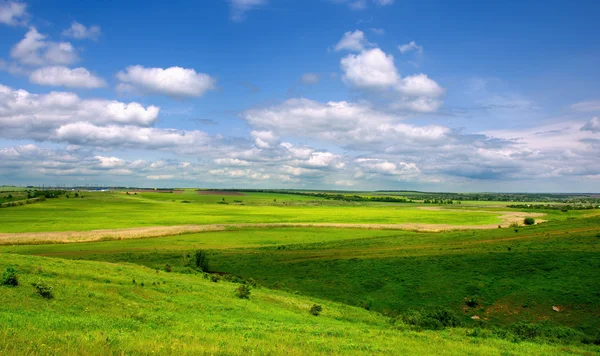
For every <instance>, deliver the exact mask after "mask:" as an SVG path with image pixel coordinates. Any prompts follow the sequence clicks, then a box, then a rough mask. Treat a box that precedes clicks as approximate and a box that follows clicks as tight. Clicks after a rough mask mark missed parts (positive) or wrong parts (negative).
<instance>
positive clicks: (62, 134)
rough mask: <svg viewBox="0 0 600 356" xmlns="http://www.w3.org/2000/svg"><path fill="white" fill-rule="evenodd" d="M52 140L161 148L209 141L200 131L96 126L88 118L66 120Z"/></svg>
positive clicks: (76, 143)
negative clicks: (77, 120)
mask: <svg viewBox="0 0 600 356" xmlns="http://www.w3.org/2000/svg"><path fill="white" fill-rule="evenodd" d="M50 139H51V140H54V141H59V142H67V143H69V144H74V145H88V146H97V147H129V148H142V149H162V148H172V147H177V146H180V147H194V146H197V147H201V146H205V145H207V144H208V143H210V140H211V139H210V137H209V136H208V134H206V133H205V132H203V131H198V130H196V131H184V130H175V129H159V128H152V127H139V126H129V125H127V126H118V125H108V126H98V125H94V124H91V123H89V122H75V123H70V124H65V125H62V126H60V127H59V128H58V129H56V132H55V134H54V135H52V136H50Z"/></svg>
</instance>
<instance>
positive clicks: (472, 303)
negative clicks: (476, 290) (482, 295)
mask: <svg viewBox="0 0 600 356" xmlns="http://www.w3.org/2000/svg"><path fill="white" fill-rule="evenodd" d="M465 304H466V305H467V306H468V307H469V308H475V307H477V306H478V305H479V302H478V301H477V298H474V297H470V298H468V299H467V300H466V301H465Z"/></svg>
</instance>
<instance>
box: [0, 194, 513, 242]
mask: <svg viewBox="0 0 600 356" xmlns="http://www.w3.org/2000/svg"><path fill="white" fill-rule="evenodd" d="M192 193H193V194H195V195H192ZM83 194H84V198H83V199H79V198H71V199H66V198H65V197H61V198H58V199H48V200H47V201H45V202H43V203H41V204H31V205H25V206H20V207H13V208H6V209H3V210H2V212H1V214H0V232H35V231H71V230H76V231H84V230H94V229H115V228H130V227H147V226H169V225H185V224H236V223H284V222H285V223H294V222H298V223H309V222H312V223H379V224H400V223H421V224H448V225H456V226H458V225H488V224H499V223H501V219H500V218H499V215H500V214H499V213H498V212H497V211H481V210H479V211H469V210H465V209H462V210H461V209H443V210H422V209H416V207H415V206H413V205H409V204H405V205H398V204H393V205H390V204H352V203H343V202H331V201H323V200H318V199H314V198H311V197H306V196H296V195H284V194H265V193H248V195H247V196H234V197H232V196H201V195H198V194H196V193H195V192H190V191H186V192H185V193H184V194H169V193H139V194H138V195H125V194H123V193H119V192H116V193H112V192H102V193H91V192H90V193H87V192H86V193H83ZM195 197H196V198H195ZM169 198H172V199H169ZM192 198H195V200H190V199H192ZM222 198H225V199H226V200H231V201H233V199H236V200H237V199H242V200H243V201H246V203H244V205H241V204H229V205H224V204H219V201H222V200H221V199H222ZM308 198H310V199H308ZM207 199H210V200H207ZM274 199H276V200H277V202H273V200H274ZM173 200H174V201H173ZM182 200H189V201H191V203H190V204H182V203H181V201H182ZM327 204H331V205H327ZM340 204H342V206H343V209H341V208H340ZM505 211H506V209H505Z"/></svg>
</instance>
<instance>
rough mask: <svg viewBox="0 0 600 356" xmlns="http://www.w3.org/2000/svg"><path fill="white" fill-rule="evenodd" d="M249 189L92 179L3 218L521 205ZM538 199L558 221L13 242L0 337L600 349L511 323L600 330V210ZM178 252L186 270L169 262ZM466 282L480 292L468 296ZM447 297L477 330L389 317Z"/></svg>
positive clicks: (241, 346)
mask: <svg viewBox="0 0 600 356" xmlns="http://www.w3.org/2000/svg"><path fill="white" fill-rule="evenodd" d="M245 194H246V195H243V196H227V195H199V194H197V193H196V191H194V190H185V191H184V192H183V193H180V194H177V193H154V192H150V193H146V192H144V193H138V194H137V195H126V194H124V192H83V195H84V198H83V199H81V198H74V197H73V196H72V194H71V198H70V199H67V198H66V197H64V196H63V197H61V198H58V199H47V200H46V201H44V202H41V203H38V204H31V205H25V206H19V207H10V208H3V209H2V210H0V232H35V231H85V230H92V229H107V228H130V227H146V226H157V225H163V226H168V225H184V224H223V223H258V224H264V223H285V222H289V223H294V222H297V223H312V222H314V223H318V222H325V223H364V224H377V223H382V224H389V223H391V224H398V223H423V224H447V225H453V226H457V225H483V224H498V223H499V222H500V221H499V220H500V219H499V218H498V216H499V215H500V214H502V212H505V211H519V210H516V209H508V208H506V207H505V206H503V204H505V203H501V204H498V203H497V202H482V203H481V204H480V203H479V202H475V203H474V204H461V205H445V206H441V207H440V206H436V205H428V204H425V205H423V204H397V203H391V204H387V203H348V202H341V201H331V200H323V199H318V198H314V197H308V196H302V195H292V194H274V193H256V192H252V193H245ZM223 199H225V202H226V203H228V204H222V202H223ZM183 201H186V203H183ZM422 207H428V208H435V209H437V210H430V209H429V210H427V209H425V210H424V209H421V208H422ZM531 212H538V213H543V214H546V215H545V216H544V217H543V219H544V220H548V222H547V223H543V224H541V225H535V226H529V227H519V228H518V231H517V232H515V231H514V229H513V228H503V229H496V228H494V229H490V230H463V231H446V232H439V233H426V232H416V231H402V230H366V229H350V228H307V227H302V228H300V227H286V228H281V227H278V228H272V227H271V228H267V227H260V228H259V227H254V228H249V227H248V228H236V229H234V228H233V227H230V228H229V229H228V230H226V231H214V232H203V233H191V234H184V235H177V236H167V237H158V238H151V239H137V240H127V239H123V240H112V241H102V242H89V243H71V244H48V245H18V246H10V245H5V246H0V273H1V272H2V271H3V270H4V268H5V267H6V266H8V265H11V264H15V265H17V268H18V270H19V273H20V275H21V282H22V283H21V286H19V287H17V288H15V289H11V288H9V287H0V354H28V353H30V354H69V353H70V354H121V353H125V354H131V353H140V354H150V353H163V354H167V353H183V354H202V353H207V354H219V353H221V354H223V353H224V354H241V353H244V354H248V353H250V354H251V353H255V354H269V353H271V354H280V353H288V354H306V353H328V354H349V353H352V354H361V353H362V354H377V353H385V354H515V353H517V354H556V353H561V352H562V353H574V354H582V353H586V352H588V353H594V352H599V351H600V349H598V347H597V346H589V345H583V344H581V343H579V342H578V341H573V340H574V339H573V340H571V339H568V340H563V341H560V340H558V338H551V340H552V342H556V343H561V346H557V345H558V344H557V345H549V344H547V343H548V342H550V341H548V339H544V338H536V339H535V340H536V343H525V342H518V343H514V342H508V341H507V340H510V339H511V337H507V336H502V335H504V334H503V333H504V332H505V331H506V330H513V329H511V328H513V326H511V325H515V323H518V322H531V323H535V327H540V328H550V329H551V330H559V331H556V333H559V334H560V333H562V332H563V331H564V330H563V329H560V328H562V327H569V328H572V329H574V330H577V331H572V330H571V329H568V330H567V329H565V330H567V331H565V333H566V334H569V333H575V334H577V335H579V336H577V338H580V336H581V335H583V334H582V333H586V334H587V335H589V336H590V337H593V336H594V335H595V333H597V330H600V292H599V291H598V288H595V286H600V273H598V270H600V215H599V214H598V211H569V212H561V211H557V210H532V211H531ZM198 249H202V250H206V251H208V256H209V270H210V271H211V272H214V273H218V274H229V275H234V276H238V277H241V278H244V279H248V278H252V279H254V280H256V281H257V282H258V283H259V284H260V285H262V286H263V288H260V289H255V290H253V291H252V295H251V298H250V300H240V299H239V298H236V297H235V296H234V290H235V289H236V287H237V285H236V284H230V283H212V282H209V281H207V280H205V279H204V278H202V276H201V275H199V274H198V273H197V272H194V270H192V269H191V268H190V267H189V264H190V261H191V260H192V259H193V253H194V252H195V251H196V250H198ZM27 255H38V256H27ZM39 256H44V257H39ZM56 257H60V258H56ZM77 260H78V261H77ZM83 260H87V261H83ZM167 264H169V265H170V266H171V267H172V270H173V273H166V272H165V269H166V265H167ZM156 270H158V272H157V271H156ZM133 279H135V280H136V284H135V285H134V284H133V283H132V280H133ZM38 280H42V281H44V282H46V283H47V284H49V285H52V286H53V287H54V291H55V295H56V298H55V299H53V300H50V301H47V300H42V299H41V298H39V296H37V295H35V293H34V289H33V287H32V286H31V283H34V282H37V281H38ZM142 282H143V283H144V287H142V286H141V285H140V284H141V283H142ZM273 289H277V290H273ZM471 299H473V300H475V301H477V305H475V306H469V305H467V301H468V300H471ZM313 303H318V304H322V305H323V306H324V312H323V314H322V315H321V316H319V317H317V318H315V317H313V316H311V315H309V314H308V310H309V308H310V306H311V305H312V304H313ZM355 306H366V307H368V308H369V309H370V310H371V311H366V310H362V309H360V308H357V307H355ZM553 306H559V307H560V308H561V311H560V312H555V311H553V310H552V307H553ZM438 307H442V308H444V309H447V310H451V311H453V312H455V313H457V314H458V315H459V318H461V320H463V321H464V322H465V326H466V327H467V328H468V329H462V328H456V329H446V330H443V331H435V332H434V331H425V332H415V331H413V330H412V329H411V328H410V327H408V326H407V325H404V324H403V323H401V322H400V323H396V324H395V326H393V325H392V323H390V320H389V318H388V317H390V316H391V317H393V316H396V315H404V314H406V313H407V312H408V311H409V310H416V309H426V310H433V309H435V308H438ZM384 315H386V316H384ZM473 315H478V316H480V317H481V318H483V321H481V322H475V321H473V320H472V319H471V316H473ZM475 327H483V328H484V329H483V330H484V331H478V330H480V329H473V328H475ZM496 327H500V328H501V329H498V330H501V331H498V332H496V331H494V330H496V329H494V328H496ZM550 329H548V330H550ZM502 330H504V331H502ZM561 330H563V331H561ZM553 332H554V331H553ZM467 334H469V335H479V336H477V337H474V336H466V335H467ZM31 335H36V336H37V337H36V338H35V339H34V338H32V337H31ZM511 335H512V334H511ZM513 339H514V338H513ZM38 340H39V341H38ZM577 340H579V339H577Z"/></svg>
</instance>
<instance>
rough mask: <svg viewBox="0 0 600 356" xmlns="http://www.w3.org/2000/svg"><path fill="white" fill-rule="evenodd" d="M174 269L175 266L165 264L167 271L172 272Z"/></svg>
mask: <svg viewBox="0 0 600 356" xmlns="http://www.w3.org/2000/svg"><path fill="white" fill-rule="evenodd" d="M172 270H173V267H171V265H170V264H168V263H167V264H166V265H165V271H166V272H171V271H172Z"/></svg>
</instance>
